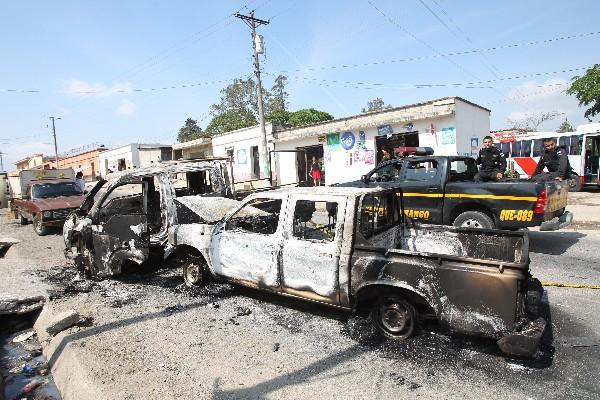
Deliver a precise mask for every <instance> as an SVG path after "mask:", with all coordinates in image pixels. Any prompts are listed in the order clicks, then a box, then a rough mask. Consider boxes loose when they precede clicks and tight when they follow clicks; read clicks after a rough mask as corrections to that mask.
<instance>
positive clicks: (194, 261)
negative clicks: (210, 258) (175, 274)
mask: <svg viewBox="0 0 600 400" xmlns="http://www.w3.org/2000/svg"><path fill="white" fill-rule="evenodd" d="M181 271H182V274H183V281H184V282H185V285H186V286H190V287H191V286H200V285H202V284H203V283H204V281H205V275H206V271H205V263H204V261H203V260H202V258H201V257H193V256H188V257H186V258H185V260H184V261H183V263H182V266H181Z"/></svg>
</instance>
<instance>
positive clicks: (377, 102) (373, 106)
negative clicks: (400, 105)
mask: <svg viewBox="0 0 600 400" xmlns="http://www.w3.org/2000/svg"><path fill="white" fill-rule="evenodd" d="M388 108H392V106H391V105H390V104H388V105H386V104H385V101H383V99H382V98H381V97H376V98H374V99H373V100H371V101H369V102H368V103H367V107H366V108H364V107H363V109H362V110H361V112H362V113H363V114H364V113H369V112H373V111H382V110H385V109H388Z"/></svg>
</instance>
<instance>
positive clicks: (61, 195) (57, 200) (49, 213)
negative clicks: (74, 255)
mask: <svg viewBox="0 0 600 400" xmlns="http://www.w3.org/2000/svg"><path fill="white" fill-rule="evenodd" d="M83 199H84V197H83V193H81V192H80V191H79V190H78V189H77V186H76V185H75V182H35V183H31V184H29V185H28V186H27V190H26V193H25V195H24V196H21V198H20V199H13V200H12V207H13V208H14V209H15V211H16V213H17V215H18V217H19V219H20V221H21V225H26V224H27V223H29V221H30V220H32V221H33V230H34V231H35V233H37V234H38V235H40V236H43V235H45V234H46V233H48V228H50V227H62V226H63V224H64V222H65V219H66V218H67V215H69V214H70V213H71V212H72V211H73V210H75V209H77V208H79V206H80V205H81V203H83Z"/></svg>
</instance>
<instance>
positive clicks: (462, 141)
mask: <svg viewBox="0 0 600 400" xmlns="http://www.w3.org/2000/svg"><path fill="white" fill-rule="evenodd" d="M456 131H457V148H456V152H457V154H459V155H465V156H476V155H477V152H478V151H479V149H480V148H481V147H483V138H484V137H485V136H487V135H489V134H490V113H489V111H486V110H483V109H481V108H479V107H475V106H473V105H471V104H469V103H465V102H463V101H460V100H456ZM471 139H477V145H476V146H473V148H471V147H472V146H471ZM473 144H474V143H473Z"/></svg>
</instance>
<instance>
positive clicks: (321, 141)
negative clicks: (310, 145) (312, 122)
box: [317, 135, 327, 143]
mask: <svg viewBox="0 0 600 400" xmlns="http://www.w3.org/2000/svg"><path fill="white" fill-rule="evenodd" d="M326 140H327V138H326V137H325V135H319V136H317V141H318V142H319V143H325V141H326Z"/></svg>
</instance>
